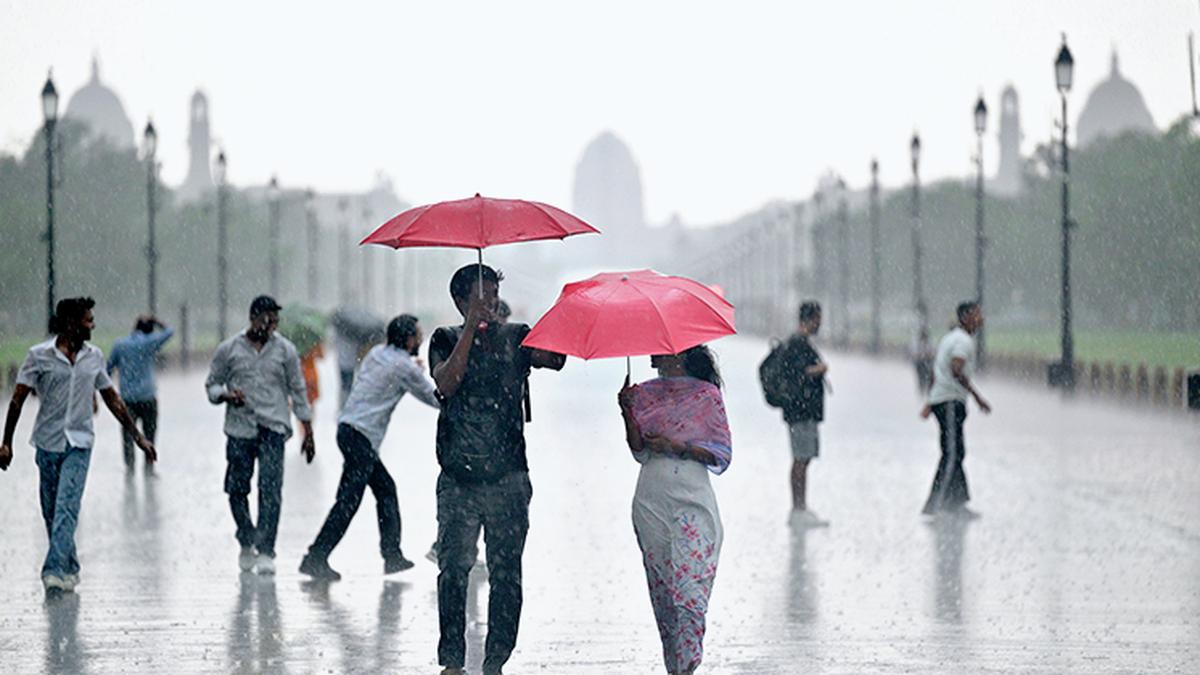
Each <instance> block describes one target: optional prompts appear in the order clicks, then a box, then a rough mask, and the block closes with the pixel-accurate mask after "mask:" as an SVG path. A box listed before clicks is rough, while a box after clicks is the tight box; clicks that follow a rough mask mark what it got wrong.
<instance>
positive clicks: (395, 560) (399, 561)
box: [383, 554, 415, 574]
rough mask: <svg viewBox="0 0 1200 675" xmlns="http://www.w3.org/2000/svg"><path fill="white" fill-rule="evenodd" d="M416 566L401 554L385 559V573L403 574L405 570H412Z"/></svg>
mask: <svg viewBox="0 0 1200 675" xmlns="http://www.w3.org/2000/svg"><path fill="white" fill-rule="evenodd" d="M414 564H415V563H413V561H411V560H409V559H408V558H405V557H404V556H403V555H401V554H396V555H395V556H388V557H387V558H384V559H383V573H384V574H395V573H396V572H403V571H404V570H408V569H412V568H413V565H414Z"/></svg>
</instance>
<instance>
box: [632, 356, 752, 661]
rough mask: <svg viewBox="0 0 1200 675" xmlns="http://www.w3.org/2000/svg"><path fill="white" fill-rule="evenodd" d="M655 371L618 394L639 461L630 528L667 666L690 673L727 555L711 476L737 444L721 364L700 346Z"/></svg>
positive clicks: (658, 359)
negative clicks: (724, 395)
mask: <svg viewBox="0 0 1200 675" xmlns="http://www.w3.org/2000/svg"><path fill="white" fill-rule="evenodd" d="M650 365H651V366H653V367H654V368H656V369H657V370H658V375H659V376H658V377H657V378H655V379H653V380H650V381H648V382H643V383H642V384H639V385H635V386H632V387H631V386H629V382H628V380H627V381H626V382H625V387H624V388H623V389H622V390H621V393H620V394H619V395H618V397H617V398H618V401H619V403H620V406H621V415H622V416H623V417H624V418H625V437H626V441H627V442H628V443H629V449H630V450H631V451H632V452H633V458H634V459H635V460H637V462H638V463H639V464H641V465H642V469H641V473H640V474H639V475H638V482H637V489H636V491H635V492H634V496H633V529H634V532H635V533H636V534H637V540H638V546H640V547H641V549H642V564H643V565H644V566H645V568H646V582H647V583H648V584H649V586H650V604H651V605H652V606H653V608H654V618H655V620H656V621H657V623H658V632H659V636H660V637H661V638H662V645H663V661H664V662H665V664H666V667H667V672H668V673H672V674H675V673H681V674H682V673H692V672H694V671H695V670H696V668H697V667H698V666H699V665H700V661H701V658H702V656H703V653H704V646H703V642H704V616H705V614H706V613H707V611H708V597H709V594H710V593H711V592H712V584H713V579H714V578H715V576H716V573H717V559H718V557H719V555H720V552H721V538H722V529H721V514H720V512H719V511H718V509H717V499H716V495H714V494H713V490H712V485H711V484H710V483H709V479H708V474H709V472H710V471H711V472H712V473H715V474H720V473H722V472H724V471H725V469H727V468H729V462H730V459H731V458H732V447H731V446H732V442H731V440H730V434H729V425H728V422H727V420H726V417H725V404H724V402H723V400H722V398H721V389H720V387H721V376H720V373H718V372H717V367H716V361H715V359H714V358H713V354H712V352H711V351H709V349H708V348H707V347H705V346H703V345H701V346H698V347H693V348H691V349H689V350H687V351H685V352H683V353H681V354H670V355H660V356H653V357H651V359H650Z"/></svg>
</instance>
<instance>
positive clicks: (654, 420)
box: [633, 377, 733, 474]
mask: <svg viewBox="0 0 1200 675" xmlns="http://www.w3.org/2000/svg"><path fill="white" fill-rule="evenodd" d="M633 394H634V395H633V418H634V420H635V421H636V422H637V425H638V428H639V429H640V430H641V432H642V434H659V435H661V436H665V437H666V438H669V439H671V440H672V441H679V442H681V443H691V444H693V445H696V446H699V447H701V448H704V449H705V450H707V451H709V452H710V453H712V455H713V457H715V458H716V460H717V463H716V464H715V465H710V466H709V467H708V469H709V471H711V472H713V473H714V474H721V473H724V472H725V470H726V469H728V468H729V463H730V462H731V461H732V460H733V440H732V437H731V435H730V432H729V420H728V418H727V417H726V415H725V401H724V399H723V398H722V397H721V390H720V389H718V388H717V387H716V386H715V385H713V384H710V383H708V382H705V381H704V380H700V379H696V378H694V377H659V378H656V379H653V380H649V381H647V382H643V383H641V384H639V385H637V386H635V387H634V389H633Z"/></svg>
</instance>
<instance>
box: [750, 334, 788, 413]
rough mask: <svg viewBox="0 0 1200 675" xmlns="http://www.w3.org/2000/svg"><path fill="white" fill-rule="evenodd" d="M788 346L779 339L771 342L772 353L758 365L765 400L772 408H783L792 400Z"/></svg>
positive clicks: (759, 379)
mask: <svg viewBox="0 0 1200 675" xmlns="http://www.w3.org/2000/svg"><path fill="white" fill-rule="evenodd" d="M786 352H787V344H786V343H784V342H780V341H779V340H777V339H772V340H771V353H769V354H767V358H765V359H763V361H762V363H760V364H759V365H758V381H759V384H761V385H762V390H763V398H765V399H767V405H769V406H771V407H772V408H782V407H784V406H785V405H787V403H788V401H789V399H790V396H789V394H790V392H789V385H790V384H791V383H790V382H789V380H788V374H787V363H786V362H785V361H786V359H785V356H786Z"/></svg>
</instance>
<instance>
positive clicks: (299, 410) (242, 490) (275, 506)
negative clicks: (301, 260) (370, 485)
mask: <svg viewBox="0 0 1200 675" xmlns="http://www.w3.org/2000/svg"><path fill="white" fill-rule="evenodd" d="M279 310H280V306H279V304H278V303H277V302H275V299H274V298H272V297H270V296H267V295H260V296H258V297H257V298H255V299H254V302H252V303H251V304H250V327H249V328H247V329H245V330H243V331H242V332H240V333H238V334H237V335H234V336H233V337H231V338H229V339H228V340H226V341H224V342H222V343H221V344H220V346H218V347H217V351H216V353H215V354H214V355H213V360H212V367H211V369H210V370H209V373H208V379H207V380H206V381H205V387H206V389H207V390H208V400H209V401H210V402H212V403H213V404H214V405H220V404H225V436H226V437H227V439H228V440H227V442H226V445H225V459H226V461H227V462H228V465H227V467H226V470H225V492H226V493H227V494H228V495H229V508H230V510H231V511H232V512H233V521H234V523H236V524H237V540H238V543H239V544H241V547H242V550H241V552H240V553H239V554H238V566H239V567H241V569H242V571H244V572H249V571H250V570H256V571H257V572H258V573H259V574H274V573H275V535H276V533H277V531H278V528H279V509H280V505H281V501H282V497H283V445H284V443H285V442H286V441H287V439H288V438H289V437H290V436H291V435H292V424H291V417H292V415H293V414H295V416H296V419H298V420H300V424H301V426H302V427H304V441H303V442H302V443H301V446H300V451H301V452H302V453H304V458H305V460H306V461H308V463H309V464H311V463H312V461H313V456H314V455H315V454H316V446H315V444H314V442H313V431H312V409H311V408H310V407H309V405H308V398H307V396H306V395H305V386H304V376H303V375H302V374H301V372H300V356H299V355H298V354H297V353H296V347H295V346H294V345H293V344H292V343H291V342H290V341H289V340H288V339H287V338H285V337H283V336H282V335H278V334H276V333H275V329H276V327H278V326H279ZM256 460H257V462H258V523H257V524H255V522H254V521H253V520H251V519H250V502H249V495H250V477H251V476H252V475H254V463H255V461H256Z"/></svg>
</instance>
